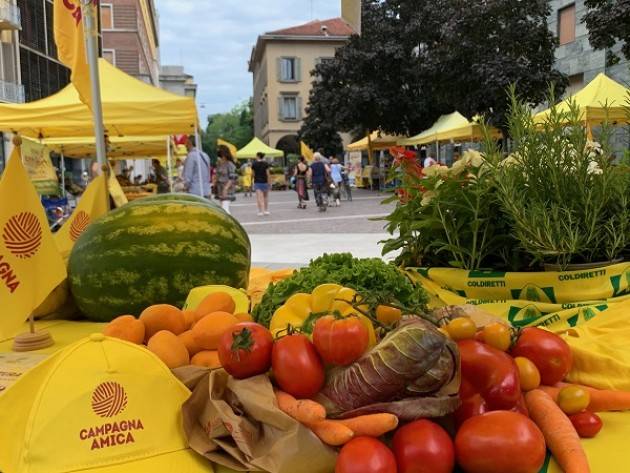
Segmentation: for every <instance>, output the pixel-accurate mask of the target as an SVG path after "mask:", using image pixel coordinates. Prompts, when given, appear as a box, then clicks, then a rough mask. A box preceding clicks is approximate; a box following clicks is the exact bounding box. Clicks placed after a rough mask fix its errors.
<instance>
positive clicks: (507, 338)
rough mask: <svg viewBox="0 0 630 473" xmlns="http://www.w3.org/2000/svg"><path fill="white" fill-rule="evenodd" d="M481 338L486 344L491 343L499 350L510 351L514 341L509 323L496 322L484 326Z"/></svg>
mask: <svg viewBox="0 0 630 473" xmlns="http://www.w3.org/2000/svg"><path fill="white" fill-rule="evenodd" d="M481 339H482V340H483V342H484V343H485V344H486V345H490V346H491V347H494V348H496V349H497V350H501V351H508V349H509V348H510V344H511V343H512V334H511V333H510V329H509V327H508V326H507V325H504V324H502V323H499V322H495V323H492V324H488V325H486V326H485V327H484V328H483V330H482V332H481Z"/></svg>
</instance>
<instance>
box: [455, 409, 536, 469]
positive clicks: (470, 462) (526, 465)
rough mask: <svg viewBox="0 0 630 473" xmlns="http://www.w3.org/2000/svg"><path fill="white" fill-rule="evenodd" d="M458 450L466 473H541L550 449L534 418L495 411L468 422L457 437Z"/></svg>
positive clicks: (456, 446) (459, 460) (456, 451)
mask: <svg viewBox="0 0 630 473" xmlns="http://www.w3.org/2000/svg"><path fill="white" fill-rule="evenodd" d="M455 453H456V456H457V463H458V464H459V465H460V466H461V467H462V469H463V470H464V471H466V473H506V472H510V473H538V472H539V471H540V468H541V467H542V465H543V463H544V462H545V455H546V453H547V450H546V447H545V438H544V437H543V434H542V432H541V431H540V430H539V429H538V427H537V426H536V424H534V422H532V421H531V420H530V419H528V418H527V417H525V416H524V415H522V414H518V413H516V412H508V411H494V412H488V413H487V414H483V415H480V416H475V417H471V418H470V419H468V420H467V421H466V422H464V424H463V425H462V426H461V427H460V429H459V430H458V432H457V436H456V437H455Z"/></svg>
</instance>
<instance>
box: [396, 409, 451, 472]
mask: <svg viewBox="0 0 630 473" xmlns="http://www.w3.org/2000/svg"><path fill="white" fill-rule="evenodd" d="M392 449H393V450H394V455H395V456H396V464H397V465H398V473H451V472H452V471H453V468H454V467H455V447H454V446H453V441H452V440H451V437H449V435H448V434H447V433H446V431H445V430H444V429H443V428H442V427H440V426H439V425H437V424H436V423H434V422H431V421H429V420H425V419H423V420H417V421H415V422H411V423H410V424H407V425H405V426H404V427H401V428H400V429H398V430H397V431H396V434H395V435H394V440H393V443H392Z"/></svg>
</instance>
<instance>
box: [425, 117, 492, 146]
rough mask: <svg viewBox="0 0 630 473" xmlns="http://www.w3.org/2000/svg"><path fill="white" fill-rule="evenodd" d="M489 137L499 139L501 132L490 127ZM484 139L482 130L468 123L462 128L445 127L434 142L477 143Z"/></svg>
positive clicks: (477, 124)
mask: <svg viewBox="0 0 630 473" xmlns="http://www.w3.org/2000/svg"><path fill="white" fill-rule="evenodd" d="M490 136H491V137H493V138H500V137H501V136H502V135H501V131H500V130H498V129H496V128H493V127H490ZM483 138H484V134H483V130H482V128H481V125H479V123H475V122H474V121H471V122H469V123H468V124H467V125H464V126H455V127H453V128H448V127H445V128H443V129H442V130H441V131H439V132H438V133H436V134H435V141H451V140H453V141H478V140H482V139H483Z"/></svg>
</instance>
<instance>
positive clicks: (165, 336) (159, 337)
mask: <svg viewBox="0 0 630 473" xmlns="http://www.w3.org/2000/svg"><path fill="white" fill-rule="evenodd" d="M147 348H148V349H149V350H150V351H151V352H153V353H154V354H155V355H156V356H157V357H158V358H159V359H160V360H162V361H163V362H164V364H165V365H166V366H168V367H169V368H170V369H173V368H179V367H180V366H185V365H187V364H188V363H189V362H190V356H189V355H188V350H187V349H186V345H184V342H183V341H182V340H181V339H180V338H178V337H177V335H175V334H174V333H172V332H169V331H168V330H160V331H159V332H158V333H156V334H155V335H153V336H152V337H151V338H150V339H149V343H148V344H147Z"/></svg>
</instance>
